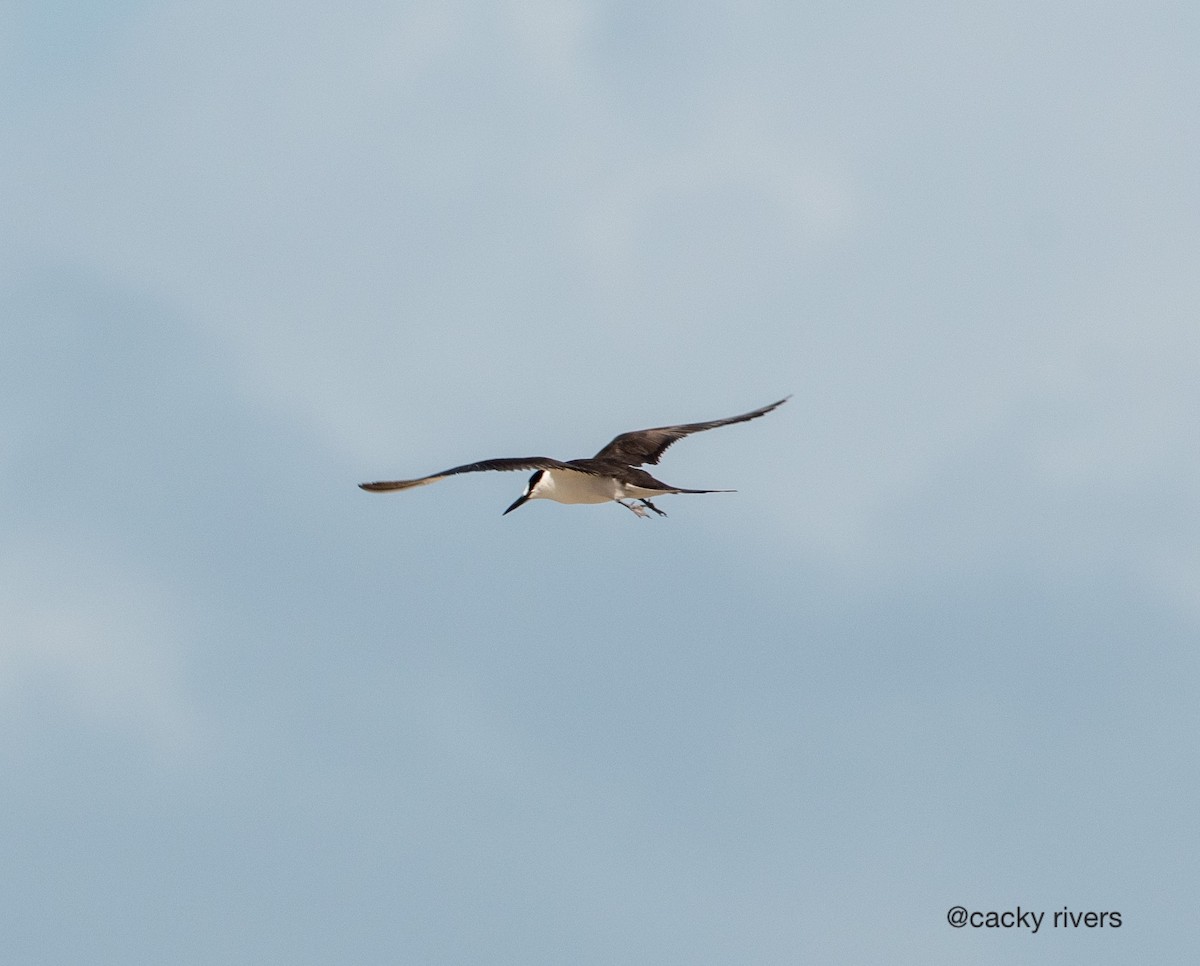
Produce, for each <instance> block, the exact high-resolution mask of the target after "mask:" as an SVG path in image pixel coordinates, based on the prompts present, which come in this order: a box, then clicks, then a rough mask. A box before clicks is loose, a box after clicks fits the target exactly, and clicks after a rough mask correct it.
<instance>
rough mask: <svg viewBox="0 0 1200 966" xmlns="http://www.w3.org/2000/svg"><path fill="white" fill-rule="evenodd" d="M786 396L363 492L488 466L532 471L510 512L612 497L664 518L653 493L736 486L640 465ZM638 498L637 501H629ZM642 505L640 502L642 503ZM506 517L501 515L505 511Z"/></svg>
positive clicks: (368, 485)
mask: <svg viewBox="0 0 1200 966" xmlns="http://www.w3.org/2000/svg"><path fill="white" fill-rule="evenodd" d="M791 398H792V397H791V396H785V397H784V398H783V399H781V400H779V402H774V403H771V405H769V406H763V407H762V409H755V410H754V411H753V412H748V413H742V415H740V416H730V417H729V418H728V419H714V420H712V422H708V423H685V424H684V425H682V426H659V427H658V428H657V429H638V430H635V431H634V432H632V433H622V434H621V435H620V436H618V437H617V438H616V439H614V440H613V441H612V442H611V443H609V444H608V445H607V446H605V447H604V449H602V450H600V452H599V453H597V454H596V455H595V456H593V457H592V458H591V459H582V460H567V461H566V462H562V461H560V460H554V459H550V458H548V457H545V456H529V457H525V458H520V457H517V458H514V459H496V460H481V461H480V462H478V463H467V464H466V465H465V466H455V467H453V468H451V469H448V470H442V471H441V472H440V473H433V474H431V475H429V476H421V477H418V478H417V479H415V480H389V481H384V482H380V483H360V484H359V486H361V487H362V488H363V489H364V490H370V491H371V492H372V493H382V492H386V491H388V490H409V489H412V488H413V487H414V486H427V485H428V484H430V483H436V482H437V481H438V480H444V479H445V478H446V477H447V476H454V475H456V474H458V473H482V472H484V471H486V470H533V471H534V473H533V476H531V477H530V478H529V483H528V484H527V485H526V486H525V492H524V493H522V494H521V495H520V496H519V497H518V498H517V500H516V501H515V502H514V503H513V504H512V506H510V507H509V508H508V509H507V510H505V511H504V513H511V512H512V511H513V510H515V509H516V508H517V507H519V506H520V505H521V504H523V503H528V502H529V501H530V500H554V501H556V502H558V503H607V502H608V501H609V500H613V501H615V502H617V503H620V504H621V506H623V507H625V508H626V509H627V510H632V511H633V512H634V513H635V514H637V515H638V516H639V517H644V516H646V510H653V511H654V512H655V513H657V514H658V515H659V516H660V517H665V516H666V514H665V513H664V512H663V511H662V510H660V509H659V508H658V507H656V506H655V505H654V504H653V503H651V502H650V499H649V498H650V497H652V496H662V495H663V494H664V493H733V492H734V491H733V490H686V489H684V488H683V487H679V486H670V485H669V484H667V483H662V482H660V481H659V480H656V479H655V478H654V477H653V476H651V475H650V474H649V473H647V472H646V471H645V470H640V469H638V467H639V466H641V465H643V464H646V463H651V464H652V463H657V462H658V460H659V457H660V456H662V454H663V453H664V452H665V451H666V449H667V447H668V446H670V445H671V444H672V443H674V442H675V441H676V440H677V439H683V437H685V436H690V435H691V434H692V433H699V432H702V431H703V430H706V429H716V428H717V427H718V426H728V425H729V424H730V423H744V422H746V421H747V420H750V419H757V418H758V417H759V416H763V415H765V414H767V413H769V412H770V411H771V410H772V409H774V408H775V407H777V406H782V405H783V404H784V403H785V402H787V401H788V400H789V399H791ZM626 500H636V501H637V503H633V502H629V503H627V502H625V501H626ZM639 503H640V504H641V506H639V505H638V504H639ZM501 515H502V516H503V514H501Z"/></svg>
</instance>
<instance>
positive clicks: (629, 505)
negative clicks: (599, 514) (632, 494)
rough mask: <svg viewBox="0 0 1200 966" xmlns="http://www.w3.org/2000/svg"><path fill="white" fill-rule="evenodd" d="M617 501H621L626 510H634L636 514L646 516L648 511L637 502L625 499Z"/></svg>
mask: <svg viewBox="0 0 1200 966" xmlns="http://www.w3.org/2000/svg"><path fill="white" fill-rule="evenodd" d="M617 502H618V503H620V504H621V506H623V507H624V508H625V509H626V510H632V511H633V512H634V514H635V515H637V516H639V517H643V518H645V516H646V511H645V510H643V509H642V508H641V507H640V506H638V505H637V504H636V503H626V502H625V501H624V500H617Z"/></svg>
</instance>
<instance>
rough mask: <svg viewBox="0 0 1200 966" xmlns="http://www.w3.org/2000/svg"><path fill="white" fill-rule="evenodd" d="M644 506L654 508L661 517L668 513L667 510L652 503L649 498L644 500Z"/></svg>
mask: <svg viewBox="0 0 1200 966" xmlns="http://www.w3.org/2000/svg"><path fill="white" fill-rule="evenodd" d="M642 506H645V507H649V508H650V509H651V510H653V511H654V512H655V513H657V514H658V515H659V516H660V517H665V516H666V515H667V514H666V512H665V511H664V510H660V509H659V508H658V507H656V506H655V505H654V504H653V503H651V502H650V501H649V500H642Z"/></svg>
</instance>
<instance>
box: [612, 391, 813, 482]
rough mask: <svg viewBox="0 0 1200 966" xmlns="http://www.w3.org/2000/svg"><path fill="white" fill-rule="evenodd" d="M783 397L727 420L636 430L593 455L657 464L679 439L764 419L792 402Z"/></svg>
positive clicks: (631, 464)
mask: <svg viewBox="0 0 1200 966" xmlns="http://www.w3.org/2000/svg"><path fill="white" fill-rule="evenodd" d="M791 398H792V397H791V396H785V397H784V398H783V399H781V400H779V402H773V403H771V405H769V406H763V407H762V409H756V410H754V411H753V412H749V413H742V415H740V416H730V417H729V418H728V419H714V420H712V422H708V423H684V424H683V425H681V426H659V427H658V428H657V429H638V430H635V431H634V432H632V433H622V434H621V435H620V436H618V437H617V438H616V439H614V440H613V441H612V442H611V443H609V444H608V445H607V446H605V447H604V449H602V450H600V452H599V453H597V454H596V457H595V458H596V459H598V460H616V461H617V462H619V463H624V464H625V465H626V466H641V465H642V464H643V463H657V462H658V459H659V457H660V456H662V454H663V453H664V452H665V451H666V449H667V447H668V446H670V445H671V444H672V443H674V442H675V441H676V440H678V439H683V437H685V436H691V435H692V433H701V432H703V431H704V430H706V429H716V428H717V427H718V426H728V425H730V424H731V423H744V422H746V421H747V420H750V419H758V417H759V416H765V415H766V414H767V413H769V412H770V411H771V410H772V409H774V408H776V407H777V406H782V405H783V404H784V403H785V402H787V401H788V400H789V399H791Z"/></svg>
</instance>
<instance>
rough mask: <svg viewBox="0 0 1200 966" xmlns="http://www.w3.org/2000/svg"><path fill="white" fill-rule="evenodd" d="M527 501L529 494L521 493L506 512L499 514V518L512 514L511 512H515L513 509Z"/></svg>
mask: <svg viewBox="0 0 1200 966" xmlns="http://www.w3.org/2000/svg"><path fill="white" fill-rule="evenodd" d="M528 500H529V494H528V493H522V494H521V495H520V496H519V497H517V498H516V499H515V500H514V501H513V505H512V506H510V507H509V508H508V509H507V510H505V511H504V513H501V514H500V516H506V515H507V514H509V513H512V512H513V510H515V509H516V508H517V507H519V506H520V505H521V504H522V503H525V502H527V501H528Z"/></svg>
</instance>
